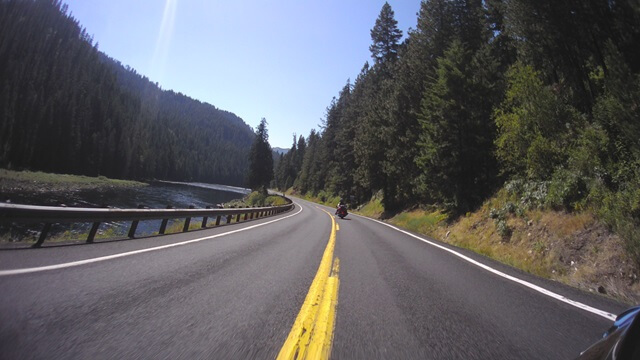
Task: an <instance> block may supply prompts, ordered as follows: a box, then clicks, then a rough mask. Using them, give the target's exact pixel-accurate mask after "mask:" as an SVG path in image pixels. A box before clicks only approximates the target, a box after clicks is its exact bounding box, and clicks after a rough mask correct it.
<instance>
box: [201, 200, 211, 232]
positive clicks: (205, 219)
mask: <svg viewBox="0 0 640 360" xmlns="http://www.w3.org/2000/svg"><path fill="white" fill-rule="evenodd" d="M207 209H211V206H207ZM207 220H209V217H208V216H203V217H202V225H200V228H202V229H204V228H206V227H207Z"/></svg>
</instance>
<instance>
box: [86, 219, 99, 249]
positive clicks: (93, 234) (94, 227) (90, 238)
mask: <svg viewBox="0 0 640 360" xmlns="http://www.w3.org/2000/svg"><path fill="white" fill-rule="evenodd" d="M100 224H101V222H100V221H96V222H94V223H93V225H91V230H89V235H88V236H87V243H89V244H90V243H92V242H93V239H94V238H95V237H96V233H97V232H98V228H99V227H100Z"/></svg>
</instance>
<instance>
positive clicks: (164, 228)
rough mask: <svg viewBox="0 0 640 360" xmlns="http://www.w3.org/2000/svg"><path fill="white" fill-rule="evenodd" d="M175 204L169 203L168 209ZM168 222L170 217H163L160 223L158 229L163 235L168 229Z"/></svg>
mask: <svg viewBox="0 0 640 360" xmlns="http://www.w3.org/2000/svg"><path fill="white" fill-rule="evenodd" d="M172 208H173V206H171V205H167V209H172ZM167 223H169V219H162V222H161V223H160V230H158V234H160V235H163V234H164V232H165V231H167Z"/></svg>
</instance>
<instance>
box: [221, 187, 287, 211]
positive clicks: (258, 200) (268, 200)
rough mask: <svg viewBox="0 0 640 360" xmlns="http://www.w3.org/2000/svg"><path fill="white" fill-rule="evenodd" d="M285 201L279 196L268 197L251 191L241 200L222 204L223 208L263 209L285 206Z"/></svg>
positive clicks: (260, 192) (259, 192)
mask: <svg viewBox="0 0 640 360" xmlns="http://www.w3.org/2000/svg"><path fill="white" fill-rule="evenodd" d="M286 204H287V200H285V198H283V197H282V196H280V195H268V194H265V193H263V192H262V191H252V192H251V193H250V194H248V195H246V196H245V197H243V198H242V199H237V200H233V201H230V202H228V203H225V204H223V206H224V207H225V208H243V207H264V206H280V205H286Z"/></svg>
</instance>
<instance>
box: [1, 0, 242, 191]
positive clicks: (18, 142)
mask: <svg viewBox="0 0 640 360" xmlns="http://www.w3.org/2000/svg"><path fill="white" fill-rule="evenodd" d="M254 137H255V135H254V133H253V131H252V129H251V128H250V127H249V126H248V125H246V124H245V123H244V122H243V121H242V119H240V118H238V117H237V116H236V115H234V114H232V113H230V112H227V111H222V110H219V109H217V108H215V107H214V106H212V105H209V104H206V103H202V102H200V101H197V100H194V99H191V98H189V97H187V96H185V95H183V94H180V93H175V92H173V91H164V90H162V89H160V88H159V87H158V86H157V84H155V83H152V82H151V81H150V80H149V79H147V78H146V77H144V76H142V75H140V74H137V73H136V72H135V70H133V69H131V68H129V67H126V68H125V67H123V66H122V65H121V64H120V63H119V62H118V61H116V60H113V59H111V58H109V57H108V56H107V55H105V54H103V53H101V52H100V51H99V50H98V44H97V43H96V44H94V43H93V39H92V38H91V37H90V36H89V35H88V34H87V32H86V30H85V29H83V28H82V27H81V26H80V24H78V22H77V21H76V20H75V19H73V18H72V17H70V16H69V15H68V14H67V10H66V6H63V5H62V3H61V2H60V1H59V0H0V144H2V145H1V148H0V167H5V168H10V169H30V170H42V171H48V172H57V173H72V174H83V175H92V176H95V175H105V176H108V177H114V178H129V179H152V178H157V179H171V180H184V181H190V180H195V181H206V182H215V183H221V184H229V185H243V184H244V180H245V176H246V170H247V166H248V162H247V156H248V151H249V147H250V146H251V143H252V141H253V139H254Z"/></svg>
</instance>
